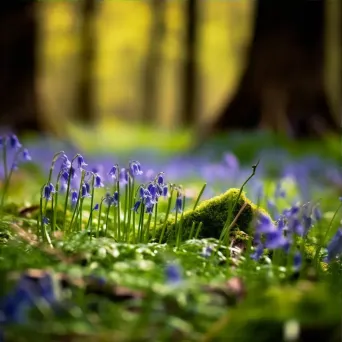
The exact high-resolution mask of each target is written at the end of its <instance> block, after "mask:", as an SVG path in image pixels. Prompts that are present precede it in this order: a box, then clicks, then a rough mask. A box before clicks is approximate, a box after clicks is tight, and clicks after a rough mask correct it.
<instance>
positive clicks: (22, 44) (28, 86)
mask: <svg viewBox="0 0 342 342" xmlns="http://www.w3.org/2000/svg"><path fill="white" fill-rule="evenodd" d="M35 6H36V1H17V2H16V1H7V2H4V3H3V4H2V5H1V6H0V49H1V51H0V98H1V101H0V125H1V126H3V127H6V128H8V129H12V130H14V131H16V132H17V133H22V132H23V131H36V132H37V131H40V130H41V129H42V126H41V123H40V119H39V118H40V115H39V114H40V113H39V108H38V99H37V93H36V82H35V76H36V42H37V23H36V16H35V15H36V11H35Z"/></svg>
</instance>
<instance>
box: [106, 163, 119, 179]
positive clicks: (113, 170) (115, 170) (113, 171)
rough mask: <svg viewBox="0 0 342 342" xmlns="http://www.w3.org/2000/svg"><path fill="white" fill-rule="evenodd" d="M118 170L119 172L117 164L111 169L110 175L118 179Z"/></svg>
mask: <svg viewBox="0 0 342 342" xmlns="http://www.w3.org/2000/svg"><path fill="white" fill-rule="evenodd" d="M116 172H117V166H116V165H114V166H112V167H111V169H110V170H109V172H108V175H109V176H111V177H112V178H114V179H116Z"/></svg>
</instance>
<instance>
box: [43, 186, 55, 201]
mask: <svg viewBox="0 0 342 342" xmlns="http://www.w3.org/2000/svg"><path fill="white" fill-rule="evenodd" d="M55 192H56V190H55V187H54V186H53V184H52V183H50V184H47V185H45V186H44V191H43V198H45V199H47V200H51V194H54V193H55Z"/></svg>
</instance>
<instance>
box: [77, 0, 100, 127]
mask: <svg viewBox="0 0 342 342" xmlns="http://www.w3.org/2000/svg"><path fill="white" fill-rule="evenodd" d="M80 6H81V9H80V12H81V14H80V16H81V19H80V20H81V25H80V48H81V51H80V59H79V79H78V82H79V83H78V89H77V95H76V96H77V98H76V107H77V108H76V111H75V116H76V120H78V121H81V122H82V123H85V124H91V123H93V122H94V121H95V113H94V89H93V84H94V82H93V81H94V80H93V77H94V60H95V27H94V16H95V10H96V4H95V0H82V2H81V3H80Z"/></svg>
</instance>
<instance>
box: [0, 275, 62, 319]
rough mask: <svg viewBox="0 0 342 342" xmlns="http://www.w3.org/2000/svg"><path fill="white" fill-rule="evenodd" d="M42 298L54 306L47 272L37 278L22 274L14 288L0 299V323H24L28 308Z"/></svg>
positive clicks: (50, 278)
mask: <svg viewBox="0 0 342 342" xmlns="http://www.w3.org/2000/svg"><path fill="white" fill-rule="evenodd" d="M41 300H44V302H45V303H47V304H48V305H49V306H50V307H51V308H54V306H55V304H56V302H57V297H56V294H55V291H54V286H53V280H52V277H51V276H50V275H49V274H45V275H44V276H43V277H41V278H39V279H38V280H37V279H34V278H31V277H30V276H28V275H25V274H24V275H22V276H21V277H20V279H19V281H18V282H17V284H16V286H15V287H14V289H13V290H12V291H11V292H10V293H9V294H7V295H6V296H5V297H3V298H1V300H0V312H1V315H0V324H1V323H2V324H4V323H5V324H6V323H9V324H13V323H14V324H25V323H26V322H27V319H28V313H29V310H30V309H32V308H33V307H34V306H36V304H37V303H38V302H39V301H41Z"/></svg>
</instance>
